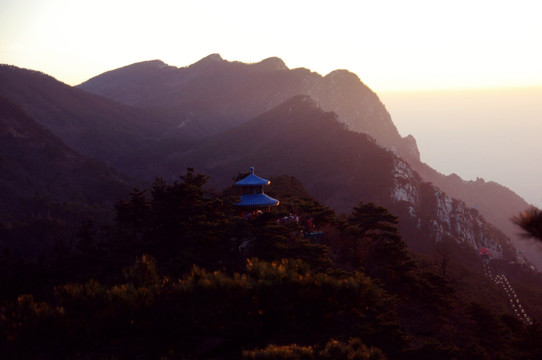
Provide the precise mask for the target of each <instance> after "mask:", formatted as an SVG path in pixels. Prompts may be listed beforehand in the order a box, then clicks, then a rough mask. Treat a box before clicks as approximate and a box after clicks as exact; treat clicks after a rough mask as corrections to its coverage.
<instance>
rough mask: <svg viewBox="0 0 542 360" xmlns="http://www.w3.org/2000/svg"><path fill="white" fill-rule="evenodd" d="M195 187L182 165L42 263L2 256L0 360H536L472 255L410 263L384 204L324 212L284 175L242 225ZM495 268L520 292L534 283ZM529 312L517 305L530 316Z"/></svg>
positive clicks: (537, 351) (536, 346)
mask: <svg viewBox="0 0 542 360" xmlns="http://www.w3.org/2000/svg"><path fill="white" fill-rule="evenodd" d="M233 175H234V174H232V177H233ZM241 176H242V175H241ZM207 180H208V179H207V177H206V176H205V175H203V174H198V173H196V172H194V171H193V170H191V169H189V170H188V171H187V172H186V174H184V175H183V176H181V177H180V178H179V179H178V180H177V181H176V182H174V183H173V184H168V183H167V182H166V181H164V180H163V179H157V180H156V181H155V182H154V184H153V186H152V187H151V188H149V189H147V190H138V189H134V190H133V191H132V192H131V193H130V196H129V198H127V200H123V201H119V202H118V203H117V205H116V207H115V208H116V216H115V221H114V222H113V223H111V224H110V225H108V226H104V227H99V228H98V227H96V226H93V224H91V223H86V224H84V225H83V226H81V227H80V228H79V230H78V231H77V236H76V241H75V242H74V243H73V244H71V245H72V246H69V245H70V244H66V243H64V244H59V245H58V246H57V248H56V250H55V252H54V253H52V254H51V255H50V257H48V258H47V259H46V260H45V261H41V262H39V263H34V262H21V261H20V260H16V259H12V258H10V255H9V254H8V253H4V254H3V255H2V262H1V264H2V265H1V266H2V269H1V271H2V274H3V277H2V278H1V280H0V286H1V289H0V290H1V291H0V294H2V295H1V303H2V306H1V308H0V318H1V319H2V322H1V324H2V325H1V327H0V336H1V337H0V346H1V348H2V349H4V350H3V355H4V358H21V357H24V358H42V359H58V358H110V357H117V358H133V357H139V358H148V359H158V358H162V359H164V358H165V359H177V358H198V359H234V358H236V359H237V358H243V359H262V358H274V359H302V358H303V359H351V358H371V359H385V358H387V359H454V358H462V359H480V358H508V359H534V358H538V357H539V356H540V355H542V347H541V345H540V344H542V342H541V341H540V340H542V332H541V331H540V327H539V325H538V323H537V322H535V323H534V324H533V325H525V324H524V323H522V322H521V321H520V320H517V319H516V318H515V317H514V316H513V315H512V313H511V311H510V309H509V308H508V307H507V302H506V299H505V296H504V294H502V293H500V292H499V289H498V288H497V287H496V286H494V285H492V283H491V282H489V281H487V280H486V279H485V278H484V277H483V275H482V274H481V272H480V268H481V261H479V260H478V262H476V261H473V262H472V266H471V267H470V268H469V267H465V266H464V265H461V264H460V263H459V262H457V261H456V259H457V256H458V255H459V256H471V257H473V258H476V256H477V255H476V254H473V253H472V252H471V253H469V251H467V250H465V249H462V248H461V247H458V246H457V245H455V244H454V243H453V242H452V243H446V246H448V248H446V249H444V248H443V249H440V250H439V251H437V252H435V253H434V254H433V256H420V255H417V254H415V253H413V252H411V251H409V250H408V248H407V246H406V244H405V243H404V241H403V240H402V239H401V236H400V235H399V233H398V229H397V217H396V216H394V215H393V214H391V213H390V212H389V211H388V210H387V209H385V208H383V207H381V206H378V205H375V204H372V203H359V204H358V205H357V206H356V207H354V209H353V210H352V213H351V214H350V215H348V216H346V217H339V216H337V215H336V214H335V213H334V212H333V211H332V210H331V209H329V208H327V207H325V206H323V205H322V204H320V203H318V202H317V201H315V200H314V199H312V198H311V197H310V195H309V194H308V193H307V192H306V191H305V190H304V189H303V187H302V186H301V184H299V182H298V181H297V180H295V179H294V178H292V177H289V176H284V177H279V178H274V179H272V182H271V186H270V187H269V191H268V193H269V194H270V195H272V196H276V197H280V198H281V200H282V203H281V205H280V206H279V207H276V208H273V211H271V212H269V213H263V214H262V215H260V216H258V217H256V218H255V219H252V220H246V219H244V218H242V217H240V216H239V214H238V212H237V210H236V209H235V207H234V206H233V202H234V201H236V199H237V197H238V195H237V191H236V189H234V188H229V189H227V190H226V191H224V192H222V193H210V192H208V191H206V190H204V186H205V183H206V182H207ZM290 215H292V216H290ZM293 215H295V216H293ZM308 219H311V222H312V226H310V225H309V224H310V223H309V222H308V221H307V220H308ZM441 255H444V256H448V257H447V258H446V260H445V259H443V258H442V256H441ZM439 256H440V257H439ZM508 272H509V273H510V274H511V276H510V277H511V278H512V279H513V280H512V281H515V282H516V283H518V282H519V281H520V280H519V279H520V277H519V276H518V277H514V276H513V274H514V272H515V273H516V274H517V275H519V273H522V274H521V279H522V280H521V284H523V285H522V286H527V285H528V286H530V289H529V292H530V294H531V295H532V294H533V292H535V291H537V290H535V287H539V286H540V284H541V280H540V278H539V277H538V276H536V275H534V274H530V273H528V272H525V270H522V268H521V267H515V268H510V269H508ZM522 286H520V287H518V293H520V294H523V290H524V289H523V288H522ZM519 289H521V292H520V290H519ZM535 304H536V303H535V302H532V303H531V302H529V303H525V307H526V308H528V309H529V310H530V311H531V313H532V315H533V316H534V317H535V318H539V317H540V315H541V314H540V310H539V309H538V308H537V307H536V305H535Z"/></svg>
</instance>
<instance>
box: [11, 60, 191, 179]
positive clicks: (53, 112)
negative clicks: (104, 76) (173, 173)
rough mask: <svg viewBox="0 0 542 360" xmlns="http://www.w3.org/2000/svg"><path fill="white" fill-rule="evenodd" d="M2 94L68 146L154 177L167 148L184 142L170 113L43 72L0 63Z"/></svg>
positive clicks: (83, 153) (180, 145) (131, 170)
mask: <svg viewBox="0 0 542 360" xmlns="http://www.w3.org/2000/svg"><path fill="white" fill-rule="evenodd" d="M0 96H3V97H4V98H6V99H9V100H10V101H12V102H13V103H15V104H17V105H19V106H20V107H21V108H22V109H23V110H24V111H25V112H26V113H27V114H28V115H29V116H31V117H32V118H33V119H34V120H35V121H36V122H38V123H39V124H41V125H43V126H45V127H46V128H47V129H49V130H50V131H51V132H52V133H53V134H54V135H56V136H58V137H59V138H60V139H61V140H62V141H63V142H64V143H65V144H66V145H68V146H69V147H71V148H73V149H74V150H76V151H78V152H80V153H81V154H82V155H84V156H87V157H92V158H95V159H97V160H99V161H102V162H105V163H107V164H109V165H112V166H114V167H116V168H118V169H120V170H122V171H123V172H125V173H128V174H130V175H133V176H137V177H141V178H145V176H146V175H147V174H149V173H151V174H152V175H151V178H152V177H154V176H155V175H156V174H158V173H159V170H158V169H156V167H158V166H159V164H158V163H157V162H156V159H159V158H160V157H161V154H162V152H161V151H162V149H163V148H170V147H174V148H178V147H182V146H185V145H184V144H185V143H186V142H185V139H183V138H182V136H181V135H177V134H175V138H174V139H173V138H172V136H173V135H172V132H173V133H175V127H174V126H173V125H172V123H171V120H168V116H167V115H166V114H164V113H162V112H160V111H152V110H142V109H139V108H134V107H130V106H126V105H124V104H120V103H118V102H115V101H112V100H110V99H106V98H104V97H100V96H96V95H94V94H90V93H87V92H85V91H82V90H79V89H77V88H73V87H70V86H68V85H66V84H63V83H61V82H59V81H57V80H55V79H54V78H52V77H50V76H48V75H45V74H43V73H40V72H36V71H31V70H26V69H20V68H17V67H14V66H8V65H0Z"/></svg>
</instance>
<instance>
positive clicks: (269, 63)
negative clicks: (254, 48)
mask: <svg viewBox="0 0 542 360" xmlns="http://www.w3.org/2000/svg"><path fill="white" fill-rule="evenodd" d="M253 66H254V67H256V68H257V69H258V70H260V71H281V70H289V69H288V67H287V66H286V64H285V63H284V61H283V60H282V59H281V58H278V57H276V56H273V57H270V58H267V59H264V60H262V61H260V62H259V63H256V64H254V65H253Z"/></svg>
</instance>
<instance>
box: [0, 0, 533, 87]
mask: <svg viewBox="0 0 542 360" xmlns="http://www.w3.org/2000/svg"><path fill="white" fill-rule="evenodd" d="M0 9H1V11H0V34H1V36H0V62H2V63H9V64H16V65H17V66H22V67H27V68H31V69H35V70H41V71H43V72H45V73H48V74H50V75H52V76H55V77H56V78H57V79H59V80H61V81H63V82H66V83H68V84H70V85H75V84H78V83H80V82H83V81H85V80H87V79H88V78H90V77H92V76H95V75H97V74H99V73H102V72H104V71H107V70H111V69H114V68H117V67H120V66H124V65H127V64H130V63H133V62H138V61H143V60H149V59H161V60H163V61H165V62H166V63H168V64H170V65H174V66H187V65H190V64H191V63H193V62H195V61H197V60H199V59H201V58H202V57H204V56H206V55H209V54H211V53H220V54H221V55H222V57H223V58H225V59H227V60H232V61H243V62H255V61H260V60H262V59H265V58H267V57H270V56H278V57H280V58H282V59H283V60H284V61H285V62H286V64H287V65H288V67H290V68H295V67H306V68H309V69H311V70H313V71H316V72H318V73H321V74H322V75H325V74H327V73H329V72H330V71H333V70H335V69H340V68H346V69H348V70H350V71H352V72H355V73H356V74H358V75H359V77H360V78H361V79H362V81H364V82H365V83H366V84H368V85H369V86H370V87H371V88H372V89H374V90H375V91H377V92H378V91H390V90H416V89H435V88H438V89H449V88H480V87H506V86H524V85H542V66H540V64H542V48H541V47H540V46H539V44H540V39H541V38H542V21H540V16H541V15H542V1H516V2H510V1H474V2H473V1H454V2H435V1H409V2H403V1H389V0H388V1H379V2H373V1H361V2H359V1H337V2H333V3H330V2H319V1H317V2H315V1H310V2H309V1H295V2H290V1H275V2H273V3H269V4H268V3H266V4H265V5H264V4H259V3H258V4H257V5H255V3H254V2H252V1H229V2H223V1H205V2H202V1H181V2H178V1H164V0H158V1H155V2H152V4H151V3H149V2H146V1H145V2H144V1H105V0H98V1H94V2H90V3H89V2H83V1H68V0H47V1H41V0H40V1H37V0H6V1H3V2H2V5H0Z"/></svg>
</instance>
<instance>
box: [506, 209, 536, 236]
mask: <svg viewBox="0 0 542 360" xmlns="http://www.w3.org/2000/svg"><path fill="white" fill-rule="evenodd" d="M512 222H513V223H514V224H516V225H517V226H518V227H520V228H521V229H522V230H523V233H522V234H521V235H522V236H523V237H525V238H533V239H536V240H538V241H542V210H540V209H537V208H535V207H531V208H530V209H528V210H525V211H523V212H522V213H520V214H519V215H517V216H514V217H513V218H512Z"/></svg>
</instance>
